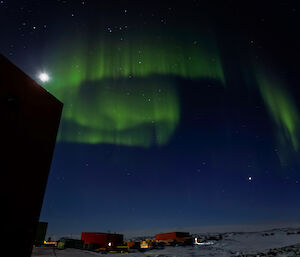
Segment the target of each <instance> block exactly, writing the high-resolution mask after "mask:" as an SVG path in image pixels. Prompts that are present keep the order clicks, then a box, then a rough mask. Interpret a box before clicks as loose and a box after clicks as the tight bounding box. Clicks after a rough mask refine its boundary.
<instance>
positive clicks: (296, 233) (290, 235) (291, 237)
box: [32, 228, 300, 257]
mask: <svg viewBox="0 0 300 257" xmlns="http://www.w3.org/2000/svg"><path fill="white" fill-rule="evenodd" d="M222 236H223V239H222V240H219V241H216V242H215V243H214V244H213V245H209V246H198V245H195V246H176V247H173V246H167V247H165V248H164V249H162V250H149V251H146V252H138V251H136V252H130V253H127V254H118V253H108V254H106V256H108V255H110V256H113V257H120V256H124V255H126V256H128V257H146V256H153V257H188V256H192V257H198V256H199V257H200V256H202V257H206V256H207V257H209V256H216V257H233V256H238V257H262V256H265V257H271V256H273V257H274V256H277V257H295V256H298V257H300V228H299V229H274V230H269V231H264V232H240V233H238V232H232V233H222ZM103 255H105V254H101V253H95V252H91V251H85V250H78V249H65V250H57V249H53V248H46V247H38V248H35V249H34V250H33V253H32V257H48V256H49V257H50V256H57V257H71V256H72V257H88V256H103Z"/></svg>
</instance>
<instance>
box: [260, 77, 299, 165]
mask: <svg viewBox="0 0 300 257" xmlns="http://www.w3.org/2000/svg"><path fill="white" fill-rule="evenodd" d="M257 80H258V84H259V89H260V92H261V95H262V98H263V100H264V102H265V105H266V107H267V109H268V111H269V113H270V115H271V117H272V118H273V120H274V122H275V123H276V129H277V133H276V134H277V139H278V143H279V146H280V149H279V158H280V160H281V162H282V163H286V161H287V160H288V159H289V155H290V154H291V151H294V152H298V151H299V142H300V116H299V112H298V109H297V106H296V103H295V102H294V100H293V98H292V97H291V96H290V95H289V93H288V91H287V90H285V88H284V86H286V85H285V84H284V82H281V81H280V79H278V78H277V77H276V76H275V75H272V76H266V73H261V72H260V73H257Z"/></svg>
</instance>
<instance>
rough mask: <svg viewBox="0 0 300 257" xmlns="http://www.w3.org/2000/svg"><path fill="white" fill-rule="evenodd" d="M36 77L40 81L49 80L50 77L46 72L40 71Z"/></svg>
mask: <svg viewBox="0 0 300 257" xmlns="http://www.w3.org/2000/svg"><path fill="white" fill-rule="evenodd" d="M38 77H39V80H40V81H41V82H48V81H49V80H50V77H49V75H48V74H47V73H46V72H42V73H40V74H39V76H38Z"/></svg>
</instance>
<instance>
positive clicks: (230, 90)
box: [0, 0, 300, 235]
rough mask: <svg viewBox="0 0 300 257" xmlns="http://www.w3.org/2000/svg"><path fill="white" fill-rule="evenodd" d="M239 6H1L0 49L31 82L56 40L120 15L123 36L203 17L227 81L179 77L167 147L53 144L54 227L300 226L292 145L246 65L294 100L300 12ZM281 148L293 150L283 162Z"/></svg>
mask: <svg viewBox="0 0 300 257" xmlns="http://www.w3.org/2000/svg"><path fill="white" fill-rule="evenodd" d="M246 2H247V1H245V3H243V5H242V4H237V3H235V2H234V1H228V3H227V4H223V5H220V4H219V3H213V2H212V3H211V4H203V2H201V1H186V3H185V4H182V3H181V4H177V3H176V1H164V3H163V4H155V3H154V2H151V3H148V1H146V2H145V3H144V4H143V5H142V4H138V3H135V1H132V2H130V3H129V2H128V3H127V2H124V1H122V2H120V3H117V2H116V3H111V4H108V3H106V4H99V1H92V0H86V1H67V0H66V1H63V0H61V1H16V0H15V1H5V0H4V1H1V3H0V24H1V25H0V33H1V35H2V36H1V41H0V47H1V52H2V53H3V54H4V55H5V56H6V57H8V58H9V59H10V60H12V61H13V62H14V63H15V64H16V65H18V66H19V67H20V68H21V69H22V70H24V71H25V72H26V73H28V74H29V75H31V76H32V77H34V78H36V76H37V73H38V72H39V71H40V70H41V69H43V68H44V67H45V66H47V63H45V60H47V58H48V57H51V56H52V55H54V54H55V53H54V52H48V51H47V50H45V49H49V44H50V43H49V42H52V41H53V39H55V38H56V37H58V36H60V35H63V34H66V35H68V37H69V38H70V39H72V31H73V30H77V29H78V30H81V29H82V28H84V27H85V26H87V24H89V30H90V31H93V33H95V28H97V29H99V31H106V30H107V28H108V26H109V27H114V25H115V24H118V23H121V22H123V21H124V13H125V14H127V13H128V16H127V18H126V19H127V20H126V22H127V23H126V24H128V30H129V31H130V28H131V27H130V26H132V27H134V26H135V31H137V28H138V29H139V30H143V29H145V30H146V31H147V29H149V28H151V27H157V26H165V25H166V24H165V23H167V26H169V28H172V31H173V32H172V33H175V34H176V28H178V27H181V28H182V27H183V28H187V30H190V28H193V27H197V26H202V27H203V26H206V25H203V24H206V23H205V22H207V24H209V26H211V27H210V28H211V29H212V30H213V31H214V34H215V35H216V39H217V45H218V49H219V50H220V56H221V61H222V65H223V68H224V73H225V77H226V83H225V84H226V85H223V84H222V83H220V82H219V81H217V80H215V79H212V78H198V79H189V78H182V77H178V78H177V77H176V78H175V79H176V81H177V89H178V95H179V101H180V120H179V123H178V125H177V127H176V130H175V132H174V133H173V135H172V136H171V137H170V140H169V141H168V143H167V144H165V145H163V146H151V147H149V148H143V147H137V146H125V145H116V144H105V143H99V144H93V145H91V144H84V143H75V142H73V143H70V142H68V143H66V142H58V143H57V145H56V149H55V153H54V157H53V163H52V168H51V171H50V176H49V180H48V186H47V190H46V194H45V199H44V205H43V209H42V213H41V220H43V221H47V222H49V226H48V233H49V234H51V235H64V234H71V233H73V234H79V233H80V232H82V231H115V232H118V231H129V230H147V229H153V228H158V229H160V228H161V229H162V230H163V229H164V228H170V227H181V226H202V225H212V226H214V225H226V224H240V223H274V222H275V223H276V222H280V223H282V222H287V223H288V222H294V221H295V222H298V221H299V214H300V206H299V200H298V196H299V193H300V176H299V167H300V166H299V161H298V158H299V152H298V150H297V149H296V150H295V149H292V147H289V145H285V148H282V149H280V146H279V144H278V141H277V139H278V135H277V133H278V132H277V130H276V124H275V123H276V122H274V119H273V118H272V116H271V115H270V113H269V112H268V109H267V105H266V103H265V102H264V100H263V98H262V96H261V95H260V91H259V89H258V86H257V82H255V69H252V68H250V66H251V65H250V63H251V60H252V59H262V58H266V60H267V61H262V62H263V63H264V65H266V66H268V68H270V69H273V68H274V70H275V73H276V71H279V72H277V73H279V75H280V76H281V77H283V78H284V79H285V80H286V84H285V91H287V92H289V94H290V95H291V99H298V98H299V96H300V91H299V88H298V85H299V82H300V79H299V70H298V67H299V52H300V51H299V45H300V44H299V43H300V42H299V38H298V36H297V35H296V34H297V26H296V24H297V22H298V21H299V15H298V16H297V14H298V12H299V11H300V8H299V7H298V4H296V3H295V2H294V1H281V3H274V4H272V5H269V4H267V3H265V4H260V5H258V4H256V3H254V2H252V1H251V3H250V2H249V3H248V2H247V3H246ZM73 14H75V18H74V19H72V17H73ZM199 17H201V18H199ZM278 17H280V18H278ZM297 17H298V18H297ZM204 21H205V22H204ZM203 22H204V23H203ZM207 26H208V25H207ZM210 28H209V29H210ZM97 29H96V30H97ZM174 31H175V32H174ZM90 33H91V32H90ZM134 33H136V32H134ZM138 36H139V34H137V35H136V37H138ZM179 36H180V35H179ZM195 37H196V35H195ZM70 47H71V46H70ZM50 48H51V47H50ZM245 70H246V72H245ZM50 72H51V71H50ZM245 74H247V75H246V76H245ZM82 97H84V95H82ZM295 103H296V108H297V110H298V111H296V112H295V113H299V102H297V101H295ZM74 104H76V103H75V102H74ZM279 109H280V106H279ZM299 119H300V118H299V117H295V120H298V121H299ZM296 125H297V124H296ZM297 126H298V125H297ZM297 126H296V128H295V130H294V133H295V135H297V136H298V137H297V140H298V139H300V137H299V135H300V132H299V127H297ZM61 129H63V128H61ZM298 143H299V144H300V142H298ZM278 151H285V152H286V153H287V154H286V155H288V158H287V159H286V161H285V162H284V164H283V163H282V161H281V160H280V158H279V154H278Z"/></svg>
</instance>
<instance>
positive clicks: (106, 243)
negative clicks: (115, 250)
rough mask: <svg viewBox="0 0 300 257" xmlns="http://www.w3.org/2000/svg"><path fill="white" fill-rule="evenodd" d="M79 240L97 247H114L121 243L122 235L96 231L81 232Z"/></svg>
mask: <svg viewBox="0 0 300 257" xmlns="http://www.w3.org/2000/svg"><path fill="white" fill-rule="evenodd" d="M81 240H82V241H83V243H84V244H85V245H90V244H91V245H97V246H99V247H115V246H118V245H122V244H123V235H121V234H111V233H98V232H82V233H81Z"/></svg>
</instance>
